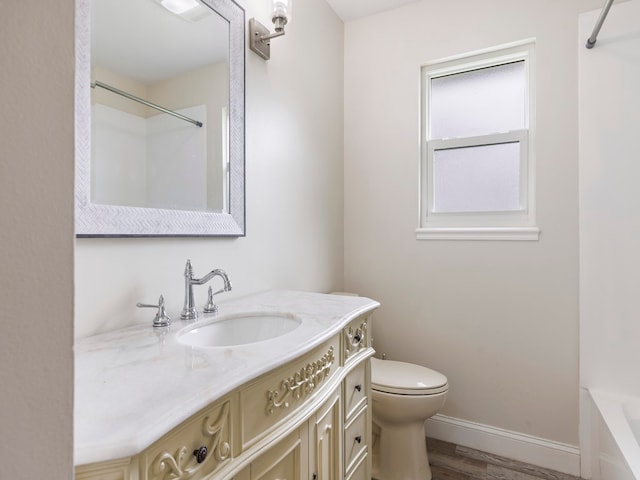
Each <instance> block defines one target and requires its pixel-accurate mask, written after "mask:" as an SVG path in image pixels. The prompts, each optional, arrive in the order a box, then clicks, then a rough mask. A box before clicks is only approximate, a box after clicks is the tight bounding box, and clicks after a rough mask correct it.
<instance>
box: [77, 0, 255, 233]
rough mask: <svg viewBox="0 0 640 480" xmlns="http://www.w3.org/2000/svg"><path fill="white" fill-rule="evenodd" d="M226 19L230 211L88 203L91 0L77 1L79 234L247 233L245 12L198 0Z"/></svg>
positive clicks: (227, 2) (228, 3)
mask: <svg viewBox="0 0 640 480" xmlns="http://www.w3.org/2000/svg"><path fill="white" fill-rule="evenodd" d="M201 1H202V2H203V3H205V4H207V5H208V6H209V7H211V8H212V9H213V10H215V11H216V12H218V14H220V15H221V16H222V17H224V18H225V19H226V20H227V21H228V22H229V163H230V165H229V213H209V212H192V211H183V210H167V209H154V208H140V207H120V206H112V205H98V204H94V203H91V88H90V82H91V52H90V38H91V37H90V23H91V21H90V18H91V17H90V8H91V5H90V3H91V2H90V0H77V1H76V80H75V82H76V85H75V87H76V88H75V102H76V106H75V137H76V140H75V160H76V169H75V170H76V178H75V228H76V236H77V237H174V236H196V237H205V236H232V237H240V236H244V235H245V175H244V173H245V172H244V171H245V14H244V9H243V8H242V7H240V6H239V5H238V4H236V3H235V2H234V1H233V0H201Z"/></svg>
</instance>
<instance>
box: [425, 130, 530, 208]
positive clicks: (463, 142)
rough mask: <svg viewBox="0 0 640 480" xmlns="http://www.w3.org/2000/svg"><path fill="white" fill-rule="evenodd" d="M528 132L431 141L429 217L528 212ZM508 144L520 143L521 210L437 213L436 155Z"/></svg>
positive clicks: (428, 168) (519, 187)
mask: <svg viewBox="0 0 640 480" xmlns="http://www.w3.org/2000/svg"><path fill="white" fill-rule="evenodd" d="M527 140H528V131H527V130H514V131H512V132H506V133H497V134H491V135H481V136H477V137H469V138H452V139H438V140H430V141H429V142H427V172H426V174H427V178H428V179H429V182H428V187H429V188H428V190H427V197H428V198H427V200H428V203H427V215H428V216H430V217H431V216H433V217H437V216H444V215H453V214H458V213H460V214H467V215H477V214H481V213H484V214H486V213H497V212H504V213H510V214H515V213H517V212H520V213H524V212H525V210H526V204H527V186H528V182H527V175H526V172H527V150H528V141H527ZM507 143H518V144H519V147H520V155H519V157H520V158H519V170H520V175H519V186H518V193H519V205H520V208H519V209H517V210H504V211H502V210H493V211H482V210H468V211H465V212H436V211H435V208H434V205H435V200H436V199H435V188H434V181H433V179H434V178H435V177H434V161H433V160H434V153H435V152H437V151H439V150H450V149H454V148H467V147H484V146H489V145H503V144H507Z"/></svg>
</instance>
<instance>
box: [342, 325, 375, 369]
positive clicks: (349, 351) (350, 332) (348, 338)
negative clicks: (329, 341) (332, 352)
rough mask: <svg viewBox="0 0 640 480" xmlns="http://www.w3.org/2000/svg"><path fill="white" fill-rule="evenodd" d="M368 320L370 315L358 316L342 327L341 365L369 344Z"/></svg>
mask: <svg viewBox="0 0 640 480" xmlns="http://www.w3.org/2000/svg"><path fill="white" fill-rule="evenodd" d="M370 320H371V316H370V315H365V316H362V317H358V318H356V319H355V320H352V321H351V322H350V323H349V325H347V326H346V327H344V328H343V329H342V355H343V357H342V359H341V360H342V365H346V364H347V362H349V361H350V360H352V359H353V357H354V356H355V354H356V353H358V352H360V351H362V350H365V349H367V348H369V346H370V345H371V332H370V325H369V323H370Z"/></svg>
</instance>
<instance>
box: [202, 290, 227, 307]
mask: <svg viewBox="0 0 640 480" xmlns="http://www.w3.org/2000/svg"><path fill="white" fill-rule="evenodd" d="M222 292H224V288H223V289H222V290H218V291H217V292H215V293H213V289H212V288H211V287H209V292H208V294H207V304H206V305H205V306H204V309H203V311H204V313H216V312H217V311H218V305H216V303H215V302H214V301H213V296H214V295H217V294H219V293H222Z"/></svg>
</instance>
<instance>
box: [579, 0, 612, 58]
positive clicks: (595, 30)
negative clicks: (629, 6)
mask: <svg viewBox="0 0 640 480" xmlns="http://www.w3.org/2000/svg"><path fill="white" fill-rule="evenodd" d="M612 4H613V0H607V2H606V3H605V4H604V7H602V11H601V12H600V16H599V17H598V21H597V22H596V26H595V27H593V32H592V33H591V36H590V37H589V38H588V39H587V45H586V47H587V48H593V46H594V45H595V44H596V40H598V33H600V29H601V28H602V24H603V23H604V19H605V18H607V14H608V13H609V9H610V8H611V5H612Z"/></svg>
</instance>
